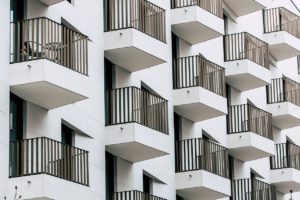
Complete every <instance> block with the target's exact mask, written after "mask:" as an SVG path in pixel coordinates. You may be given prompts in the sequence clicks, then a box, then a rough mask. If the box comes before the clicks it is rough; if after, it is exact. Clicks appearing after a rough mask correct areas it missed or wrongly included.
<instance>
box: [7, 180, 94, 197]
mask: <svg viewBox="0 0 300 200" xmlns="http://www.w3.org/2000/svg"><path fill="white" fill-rule="evenodd" d="M9 185H10V187H9V188H10V190H11V191H10V192H9V194H11V195H14V194H15V193H14V189H15V186H18V194H20V195H22V199H24V200H53V199H72V200H82V199H96V198H97V195H96V194H95V193H93V192H92V190H91V189H90V187H87V186H84V185H81V184H77V183H73V182H70V181H67V180H64V179H61V178H57V177H54V176H50V175H46V174H39V175H31V176H23V177H18V178H10V179H9ZM8 199H13V197H11V198H8Z"/></svg>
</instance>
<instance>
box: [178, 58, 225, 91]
mask: <svg viewBox="0 0 300 200" xmlns="http://www.w3.org/2000/svg"><path fill="white" fill-rule="evenodd" d="M173 80H174V83H173V85H174V89H180V88H188V87H195V86H200V87H203V88H205V89H207V90H209V91H212V92H214V93H216V94H218V95H221V96H225V95H226V89H225V86H226V83H225V69H224V68H223V67H221V66H219V65H217V64H215V63H213V62H210V61H208V60H206V59H204V58H202V57H201V56H189V57H183V58H178V59H176V60H175V61H174V69H173Z"/></svg>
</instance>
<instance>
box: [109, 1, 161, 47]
mask: <svg viewBox="0 0 300 200" xmlns="http://www.w3.org/2000/svg"><path fill="white" fill-rule="evenodd" d="M106 4H107V6H106V9H107V10H106V14H105V31H106V32H108V31H115V30H121V29H126V28H135V29H137V30H139V31H141V32H143V33H145V34H148V35H149V36H151V37H154V38H156V39H158V40H160V41H162V42H166V19H165V17H166V16H165V15H166V14H165V10H164V9H162V8H160V7H158V6H157V5H155V4H153V3H151V2H149V1H146V0H107V1H106Z"/></svg>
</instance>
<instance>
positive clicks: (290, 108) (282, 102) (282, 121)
mask: <svg viewBox="0 0 300 200" xmlns="http://www.w3.org/2000/svg"><path fill="white" fill-rule="evenodd" d="M267 103H268V111H269V112H270V113H272V115H273V117H272V121H273V122H272V123H273V126H275V127H277V128H279V129H288V128H293V127H296V126H300V84H299V83H297V82H295V81H293V80H291V79H289V78H287V77H283V78H277V79H273V80H272V81H271V84H270V85H268V86H267Z"/></svg>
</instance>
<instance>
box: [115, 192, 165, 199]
mask: <svg viewBox="0 0 300 200" xmlns="http://www.w3.org/2000/svg"><path fill="white" fill-rule="evenodd" d="M110 200H166V199H164V198H161V197H158V196H154V195H152V194H148V193H144V192H140V191H137V190H130V191H123V192H115V193H113V194H112V195H111V198H110Z"/></svg>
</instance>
